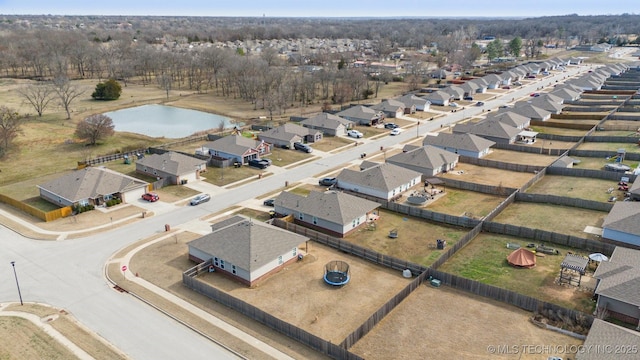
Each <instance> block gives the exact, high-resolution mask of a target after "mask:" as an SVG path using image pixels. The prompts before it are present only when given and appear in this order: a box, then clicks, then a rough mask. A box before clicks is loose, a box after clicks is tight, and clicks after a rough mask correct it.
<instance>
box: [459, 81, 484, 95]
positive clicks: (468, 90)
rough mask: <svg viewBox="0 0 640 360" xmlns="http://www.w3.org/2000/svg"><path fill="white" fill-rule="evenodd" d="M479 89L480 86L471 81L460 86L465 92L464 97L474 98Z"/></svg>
mask: <svg viewBox="0 0 640 360" xmlns="http://www.w3.org/2000/svg"><path fill="white" fill-rule="evenodd" d="M479 87H480V85H478V84H476V83H474V82H471V81H467V82H466V83H464V84H462V85H460V88H461V89H462V90H463V91H464V96H471V97H473V95H475V94H476V92H477V90H478V88H479Z"/></svg>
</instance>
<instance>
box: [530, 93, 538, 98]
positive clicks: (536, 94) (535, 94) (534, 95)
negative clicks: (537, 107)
mask: <svg viewBox="0 0 640 360" xmlns="http://www.w3.org/2000/svg"><path fill="white" fill-rule="evenodd" d="M529 96H531V97H538V96H540V94H539V93H531V95H529Z"/></svg>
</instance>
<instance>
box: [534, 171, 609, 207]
mask: <svg viewBox="0 0 640 360" xmlns="http://www.w3.org/2000/svg"><path fill="white" fill-rule="evenodd" d="M580 165H582V163H580ZM581 167H582V166H581ZM610 188H613V189H614V191H613V192H612V193H609V191H608V190H609V189H610ZM617 189H618V185H617V182H615V181H612V180H603V179H592V178H583V177H569V176H556V175H545V176H544V177H543V178H542V179H540V181H538V182H536V183H535V184H533V186H531V187H530V188H529V189H527V191H526V192H528V193H535V194H550V195H557V196H568V197H572V198H579V199H585V200H593V201H602V202H606V201H607V200H608V199H609V197H611V196H616V195H622V194H621V193H622V192H621V191H618V190H617Z"/></svg>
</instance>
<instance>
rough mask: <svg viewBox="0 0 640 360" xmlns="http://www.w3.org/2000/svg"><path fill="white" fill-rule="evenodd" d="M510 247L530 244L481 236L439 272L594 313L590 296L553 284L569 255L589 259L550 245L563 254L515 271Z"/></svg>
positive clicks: (575, 251)
mask: <svg viewBox="0 0 640 360" xmlns="http://www.w3.org/2000/svg"><path fill="white" fill-rule="evenodd" d="M507 243H516V244H519V245H520V246H522V247H525V246H526V245H527V243H528V242H527V241H526V240H523V239H520V238H513V237H509V236H504V235H497V234H489V233H481V234H479V235H478V236H477V237H476V238H474V239H473V240H471V242H469V244H467V245H466V246H465V247H464V248H462V249H461V250H459V251H458V252H457V253H456V254H455V255H454V256H452V257H451V258H450V259H449V260H448V261H447V262H445V263H444V264H443V265H442V266H441V267H440V268H439V270H441V271H445V272H449V273H452V274H455V275H459V276H462V277H465V278H468V279H472V280H476V281H480V282H482V283H485V284H489V285H493V286H497V287H501V288H504V289H509V290H512V291H515V292H517V293H520V294H524V295H528V296H531V297H535V298H538V299H541V300H544V301H547V302H551V303H555V304H558V305H561V306H564V307H567V308H570V309H576V310H580V311H583V312H586V313H591V312H592V311H593V309H594V307H593V306H594V305H593V302H592V301H591V293H589V292H588V291H579V290H577V289H576V288H574V287H566V286H560V285H557V284H555V283H554V281H555V279H556V277H558V275H559V273H560V263H562V260H563V259H564V255H565V254H566V253H567V252H569V251H570V252H572V253H574V254H582V255H585V256H586V255H588V254H587V253H583V252H581V251H580V250H576V249H573V248H569V247H564V246H558V245H556V244H548V246H552V247H553V248H555V249H557V250H558V251H560V255H546V256H544V257H536V266H535V267H533V268H531V269H524V268H516V267H513V266H511V265H509V263H508V262H507V256H508V255H509V254H511V252H513V250H512V249H508V248H507V247H506V244H507Z"/></svg>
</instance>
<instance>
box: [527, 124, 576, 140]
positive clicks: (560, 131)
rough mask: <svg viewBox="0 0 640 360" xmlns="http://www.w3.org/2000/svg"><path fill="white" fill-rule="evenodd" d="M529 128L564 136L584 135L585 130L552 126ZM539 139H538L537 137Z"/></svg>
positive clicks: (542, 132)
mask: <svg viewBox="0 0 640 360" xmlns="http://www.w3.org/2000/svg"><path fill="white" fill-rule="evenodd" d="M531 129H532V130H533V131H535V132H539V133H541V134H553V135H565V136H585V134H586V133H587V131H586V130H576V129H564V128H559V127H553V126H531ZM538 141H540V139H538Z"/></svg>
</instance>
